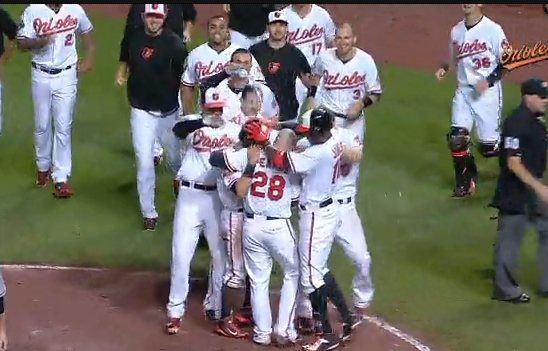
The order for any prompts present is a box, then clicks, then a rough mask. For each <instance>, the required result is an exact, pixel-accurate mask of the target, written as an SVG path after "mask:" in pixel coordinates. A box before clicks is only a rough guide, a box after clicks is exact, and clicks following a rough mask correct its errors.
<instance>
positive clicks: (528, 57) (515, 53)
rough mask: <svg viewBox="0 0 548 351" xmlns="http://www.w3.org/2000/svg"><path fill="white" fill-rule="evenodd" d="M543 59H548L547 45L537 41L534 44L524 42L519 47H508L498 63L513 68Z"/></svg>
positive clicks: (506, 67) (509, 68)
mask: <svg viewBox="0 0 548 351" xmlns="http://www.w3.org/2000/svg"><path fill="white" fill-rule="evenodd" d="M544 60H548V46H547V45H545V44H543V43H542V42H541V41H538V42H536V43H535V45H534V46H531V45H529V44H525V45H522V46H521V48H519V49H512V47H509V48H508V49H507V50H505V51H504V52H503V53H502V56H501V58H500V63H501V64H502V66H503V67H504V68H505V69H507V70H513V69H516V68H518V67H523V66H527V65H530V64H532V63H537V62H540V61H544Z"/></svg>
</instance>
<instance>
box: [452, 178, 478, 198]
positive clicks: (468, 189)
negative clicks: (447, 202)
mask: <svg viewBox="0 0 548 351" xmlns="http://www.w3.org/2000/svg"><path fill="white" fill-rule="evenodd" d="M475 192H476V182H475V181H474V180H470V182H468V184H466V185H462V186H457V187H455V189H454V190H453V198H454V199H464V198H467V197H469V196H472V195H474V193H475Z"/></svg>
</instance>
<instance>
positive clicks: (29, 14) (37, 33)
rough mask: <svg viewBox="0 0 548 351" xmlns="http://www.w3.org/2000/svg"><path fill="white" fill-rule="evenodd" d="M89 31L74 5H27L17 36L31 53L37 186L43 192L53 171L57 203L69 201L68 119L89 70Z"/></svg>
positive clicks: (91, 43) (91, 47) (91, 48)
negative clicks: (80, 57) (81, 79)
mask: <svg viewBox="0 0 548 351" xmlns="http://www.w3.org/2000/svg"><path fill="white" fill-rule="evenodd" d="M92 30H93V25H92V24H91V22H90V20H89V18H88V16H87V15H86V13H85V11H84V9H83V8H82V7H81V6H80V5H78V4H30V5H29V6H28V7H27V8H26V9H25V10H24V11H23V14H22V15H21V24H20V27H19V31H18V33H17V44H18V46H19V48H20V49H21V50H24V51H30V52H31V60H32V61H31V66H32V74H31V80H32V85H31V89H32V102H33V105H34V143H35V151H36V166H37V168H38V173H37V176H36V185H37V186H38V187H41V188H43V187H45V186H46V185H47V184H48V182H49V177H50V171H51V178H52V179H53V182H54V187H53V195H54V196H55V197H57V198H68V197H70V196H72V190H71V188H70V187H69V185H68V178H69V177H70V174H71V170H72V154H71V129H72V114H73V110H74V104H75V102H76V92H77V90H78V74H80V73H85V72H87V71H89V70H90V69H91V68H92V66H93V60H94V52H95V43H94V41H93V37H92ZM78 35H79V36H81V38H82V41H83V43H84V50H85V57H84V60H83V61H82V62H78V53H77V51H76V39H77V36H78ZM52 120H53V123H52Z"/></svg>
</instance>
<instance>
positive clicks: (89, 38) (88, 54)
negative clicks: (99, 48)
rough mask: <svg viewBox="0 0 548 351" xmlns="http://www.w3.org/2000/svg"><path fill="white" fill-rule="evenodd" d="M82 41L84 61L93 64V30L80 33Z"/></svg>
mask: <svg viewBox="0 0 548 351" xmlns="http://www.w3.org/2000/svg"><path fill="white" fill-rule="evenodd" d="M82 42H83V43H84V53H85V56H84V61H85V62H87V63H88V64H89V65H93V63H94V60H95V39H94V38H93V31H89V32H87V33H82Z"/></svg>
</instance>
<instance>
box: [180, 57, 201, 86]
mask: <svg viewBox="0 0 548 351" xmlns="http://www.w3.org/2000/svg"><path fill="white" fill-rule="evenodd" d="M194 68H195V65H194V55H192V52H191V53H190V54H189V55H188V57H187V61H186V67H185V71H184V72H183V76H182V77H181V83H183V84H184V85H186V86H189V87H193V86H196V85H198V77H196V70H195V69H194Z"/></svg>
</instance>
